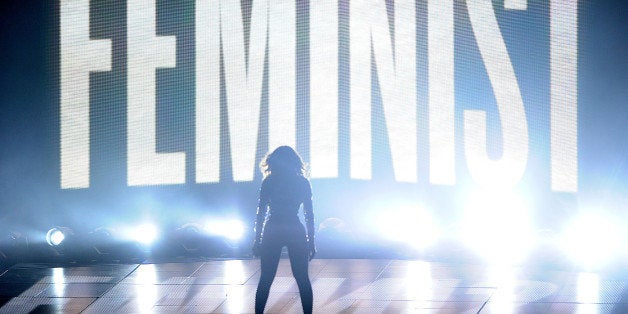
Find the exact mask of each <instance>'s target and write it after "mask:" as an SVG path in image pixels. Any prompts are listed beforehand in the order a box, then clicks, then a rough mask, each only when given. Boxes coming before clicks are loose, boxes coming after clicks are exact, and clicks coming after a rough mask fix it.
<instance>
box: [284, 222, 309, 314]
mask: <svg viewBox="0 0 628 314" xmlns="http://www.w3.org/2000/svg"><path fill="white" fill-rule="evenodd" d="M288 256H290V267H291V268H292V275H293V276H294V279H295V280H296V281H297V286H299V294H300V295H301V305H303V313H312V306H313V300H314V296H313V293H312V284H311V283H310V276H309V274H308V262H309V258H308V251H307V242H306V241H305V235H304V236H303V241H295V242H293V243H290V244H289V245H288Z"/></svg>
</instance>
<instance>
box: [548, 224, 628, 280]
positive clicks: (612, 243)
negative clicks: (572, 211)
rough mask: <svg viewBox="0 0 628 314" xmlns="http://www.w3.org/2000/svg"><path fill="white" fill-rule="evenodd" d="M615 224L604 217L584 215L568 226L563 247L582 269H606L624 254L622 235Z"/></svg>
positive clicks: (564, 233)
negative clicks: (606, 265)
mask: <svg viewBox="0 0 628 314" xmlns="http://www.w3.org/2000/svg"><path fill="white" fill-rule="evenodd" d="M612 221H613V220H611V219H609V218H607V217H604V216H603V215H600V214H594V213H585V214H582V215H580V216H578V217H576V218H574V219H573V221H571V223H570V224H569V225H568V226H567V228H566V230H565V231H564V232H563V234H562V236H561V238H560V240H559V241H560V243H559V246H560V247H561V248H562V250H563V251H564V252H565V253H566V254H567V255H568V256H569V257H570V258H571V259H572V260H574V261H575V262H576V263H578V264H579V265H580V266H583V267H585V268H597V267H603V266H604V264H606V263H608V262H609V261H610V260H611V259H612V258H613V257H614V255H615V254H616V253H617V252H619V251H621V244H622V238H621V233H620V230H619V228H618V226H617V225H615V224H614V223H613V222H612Z"/></svg>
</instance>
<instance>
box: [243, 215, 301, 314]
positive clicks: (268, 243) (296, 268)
mask: <svg viewBox="0 0 628 314" xmlns="http://www.w3.org/2000/svg"><path fill="white" fill-rule="evenodd" d="M301 228H302V227H301ZM267 235H268V236H267ZM267 235H265V236H264V239H263V241H262V248H261V254H260V259H261V271H262V274H261V276H260V279H259V284H258V285H257V292H256V293H255V313H263V312H264V308H265V306H266V301H267V300H268V294H269V292H270V286H271V285H272V283H273V280H274V279H275V274H276V273H277V266H278V265H279V258H280V257H281V249H282V248H283V247H284V246H287V247H288V256H289V257H290V267H291V268H292V275H293V276H294V279H295V280H296V282H297V285H298V286H299V294H300V295H301V304H302V305H303V312H304V313H312V303H313V294H312V284H311V283H310V277H309V275H308V251H307V242H306V241H305V234H303V235H302V236H296V235H291V236H285V235H284V236H281V237H274V236H272V235H271V234H267ZM280 239H281V240H282V241H279V240H280Z"/></svg>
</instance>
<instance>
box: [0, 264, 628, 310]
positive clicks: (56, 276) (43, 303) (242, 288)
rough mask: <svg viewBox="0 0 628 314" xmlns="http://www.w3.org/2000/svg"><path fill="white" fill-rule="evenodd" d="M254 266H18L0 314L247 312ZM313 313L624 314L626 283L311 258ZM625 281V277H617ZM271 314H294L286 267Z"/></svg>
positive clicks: (6, 282)
mask: <svg viewBox="0 0 628 314" xmlns="http://www.w3.org/2000/svg"><path fill="white" fill-rule="evenodd" d="M259 275H260V270H259V260H208V261H195V262H192V261H191V262H178V263H159V264H98V265H90V266H75V267H71V266H70V267H52V266H50V265H44V264H18V265H15V266H13V267H11V268H10V269H8V270H7V271H5V272H4V273H3V274H2V275H1V276H0V304H2V307H1V308H0V312H2V313H28V312H36V313H46V312H67V313H79V312H82V313H96V312H105V313H138V312H192V313H197V312H199V313H250V312H252V311H253V304H254V299H255V289H256V285H257V282H258V279H259ZM310 277H311V280H312V285H313V288H314V309H315V312H319V313H337V312H347V313H354V312H356V313H361V312H368V313H373V312H386V313H416V312H421V313H423V312H427V313H432V312H435V313H477V312H480V313H508V312H515V313H550V312H555V313H571V312H579V313H580V312H586V313H628V277H623V276H614V278H608V277H607V276H604V275H601V274H596V273H583V272H575V271H573V272H571V271H557V270H552V271H549V270H534V269H526V268H521V267H505V268H495V267H489V266H486V265H470V264H447V263H434V262H424V261H407V260H384V259H381V260H378V259H315V260H313V261H312V262H311V264H310ZM618 277H623V278H618ZM266 309H267V312H269V313H300V312H301V303H300V300H299V293H298V289H297V286H296V283H295V281H294V279H293V278H292V273H291V271H290V264H289V261H288V260H286V259H282V260H281V263H280V266H279V271H278V273H277V277H276V279H275V282H274V283H273V286H272V289H271V294H270V298H269V301H268V304H267V307H266Z"/></svg>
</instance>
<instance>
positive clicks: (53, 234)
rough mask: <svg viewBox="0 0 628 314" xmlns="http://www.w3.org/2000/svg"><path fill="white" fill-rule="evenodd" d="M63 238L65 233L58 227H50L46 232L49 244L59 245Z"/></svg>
mask: <svg viewBox="0 0 628 314" xmlns="http://www.w3.org/2000/svg"><path fill="white" fill-rule="evenodd" d="M63 240H65V234H63V231H61V230H60V229H58V228H52V229H50V230H49V231H48V233H47V234H46V242H48V244H49V245H52V246H57V245H60V244H61V242H63Z"/></svg>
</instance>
